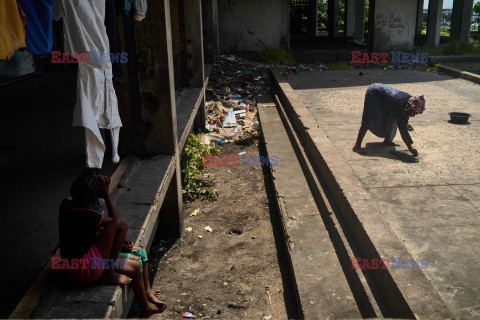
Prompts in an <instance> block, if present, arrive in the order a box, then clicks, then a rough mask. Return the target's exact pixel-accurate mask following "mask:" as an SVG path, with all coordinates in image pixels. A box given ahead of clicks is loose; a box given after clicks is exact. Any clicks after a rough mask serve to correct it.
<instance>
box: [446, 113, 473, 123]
mask: <svg viewBox="0 0 480 320" xmlns="http://www.w3.org/2000/svg"><path fill="white" fill-rule="evenodd" d="M449 114H450V121H451V122H453V123H467V122H468V118H470V116H471V114H470V113H463V112H450V113H449Z"/></svg>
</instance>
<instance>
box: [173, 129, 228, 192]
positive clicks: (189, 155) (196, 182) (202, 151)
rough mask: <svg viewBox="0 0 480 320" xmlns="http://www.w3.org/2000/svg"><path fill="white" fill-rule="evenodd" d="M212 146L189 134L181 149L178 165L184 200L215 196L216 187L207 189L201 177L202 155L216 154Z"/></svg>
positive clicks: (202, 170) (204, 169)
mask: <svg viewBox="0 0 480 320" xmlns="http://www.w3.org/2000/svg"><path fill="white" fill-rule="evenodd" d="M218 153H219V150H218V149H216V148H215V147H214V146H209V145H205V144H203V143H202V141H201V139H200V138H199V137H197V136H195V135H193V134H191V135H190V136H189V137H188V139H187V142H185V146H184V147H183V150H182V155H181V160H180V167H181V170H182V194H183V199H184V200H185V201H188V200H194V199H196V198H199V197H206V198H216V197H217V196H218V190H217V189H208V182H206V181H205V180H204V179H203V173H204V172H205V171H206V168H205V166H204V155H205V156H211V155H215V154H218Z"/></svg>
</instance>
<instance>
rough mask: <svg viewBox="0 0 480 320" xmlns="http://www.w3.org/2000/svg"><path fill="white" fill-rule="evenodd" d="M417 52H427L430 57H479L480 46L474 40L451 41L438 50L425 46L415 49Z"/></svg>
mask: <svg viewBox="0 0 480 320" xmlns="http://www.w3.org/2000/svg"><path fill="white" fill-rule="evenodd" d="M415 51H416V52H427V53H428V55H429V56H451V55H478V54H480V44H479V43H478V42H477V41H474V40H467V41H458V40H457V41H450V42H448V43H447V44H445V45H442V46H440V47H437V48H431V47H429V46H428V45H423V46H420V47H417V48H415Z"/></svg>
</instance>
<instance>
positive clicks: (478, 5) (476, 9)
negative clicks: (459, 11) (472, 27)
mask: <svg viewBox="0 0 480 320" xmlns="http://www.w3.org/2000/svg"><path fill="white" fill-rule="evenodd" d="M473 12H475V13H476V14H477V15H479V16H480V1H479V2H477V3H475V5H474V6H473ZM475 22H476V23H480V17H479V18H477V19H475Z"/></svg>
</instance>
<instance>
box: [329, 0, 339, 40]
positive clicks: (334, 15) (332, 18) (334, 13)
mask: <svg viewBox="0 0 480 320" xmlns="http://www.w3.org/2000/svg"><path fill="white" fill-rule="evenodd" d="M327 12H328V16H327V30H328V37H329V38H333V37H335V36H337V34H338V0H328V10H327Z"/></svg>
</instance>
